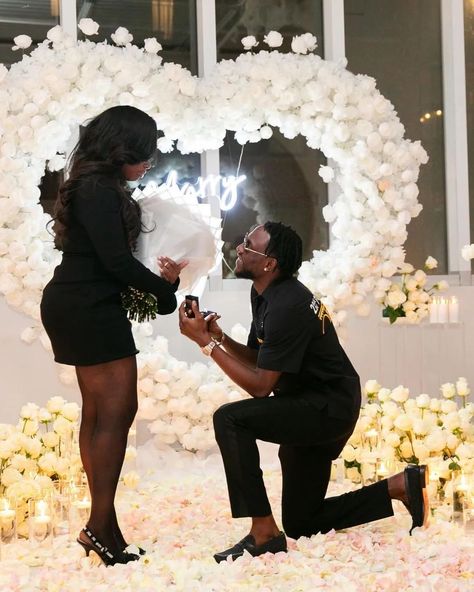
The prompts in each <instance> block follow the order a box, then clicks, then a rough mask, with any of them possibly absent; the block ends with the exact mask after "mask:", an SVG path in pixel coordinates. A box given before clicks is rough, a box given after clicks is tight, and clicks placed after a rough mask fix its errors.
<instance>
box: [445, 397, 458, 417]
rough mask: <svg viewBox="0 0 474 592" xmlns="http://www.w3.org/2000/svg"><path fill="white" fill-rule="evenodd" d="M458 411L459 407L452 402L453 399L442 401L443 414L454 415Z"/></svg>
mask: <svg viewBox="0 0 474 592" xmlns="http://www.w3.org/2000/svg"><path fill="white" fill-rule="evenodd" d="M456 410H457V405H456V403H455V402H454V401H453V400H451V399H447V400H445V401H441V411H442V412H443V413H446V414H448V413H452V412H453V411H456Z"/></svg>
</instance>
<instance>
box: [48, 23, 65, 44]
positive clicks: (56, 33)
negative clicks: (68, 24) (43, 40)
mask: <svg viewBox="0 0 474 592" xmlns="http://www.w3.org/2000/svg"><path fill="white" fill-rule="evenodd" d="M46 37H47V38H48V39H49V40H50V41H52V42H53V43H59V42H61V41H62V40H63V39H64V31H63V28H62V27H61V25H56V26H55V27H53V28H52V29H50V30H49V31H48V32H47V33H46Z"/></svg>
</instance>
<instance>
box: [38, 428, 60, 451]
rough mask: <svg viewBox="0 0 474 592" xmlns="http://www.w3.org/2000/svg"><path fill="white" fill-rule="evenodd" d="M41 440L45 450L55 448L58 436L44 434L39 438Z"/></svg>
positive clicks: (49, 433) (54, 433)
mask: <svg viewBox="0 0 474 592" xmlns="http://www.w3.org/2000/svg"><path fill="white" fill-rule="evenodd" d="M41 440H42V441H43V444H44V445H45V446H46V448H56V446H57V445H58V444H59V436H58V434H57V433H56V432H46V434H43V435H42V436H41Z"/></svg>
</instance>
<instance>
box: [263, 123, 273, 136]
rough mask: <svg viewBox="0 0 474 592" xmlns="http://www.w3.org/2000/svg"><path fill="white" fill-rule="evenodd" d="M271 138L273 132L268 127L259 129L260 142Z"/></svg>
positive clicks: (264, 126)
mask: <svg viewBox="0 0 474 592" xmlns="http://www.w3.org/2000/svg"><path fill="white" fill-rule="evenodd" d="M272 136H273V130H272V128H271V127H270V126H269V125H263V126H262V127H261V128H260V137H261V138H262V140H269V139H270V138H271V137H272Z"/></svg>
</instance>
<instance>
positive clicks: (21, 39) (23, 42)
mask: <svg viewBox="0 0 474 592" xmlns="http://www.w3.org/2000/svg"><path fill="white" fill-rule="evenodd" d="M13 42H14V44H15V45H14V46H13V47H12V50H13V51H17V50H18V49H27V48H28V47H30V45H31V43H32V42H33V40H32V39H31V37H30V36H29V35H17V36H16V37H14V38H13Z"/></svg>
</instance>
